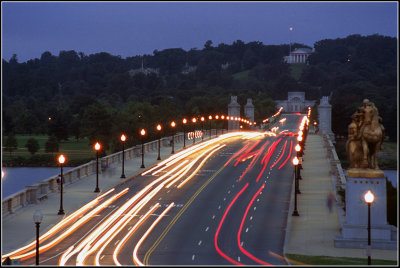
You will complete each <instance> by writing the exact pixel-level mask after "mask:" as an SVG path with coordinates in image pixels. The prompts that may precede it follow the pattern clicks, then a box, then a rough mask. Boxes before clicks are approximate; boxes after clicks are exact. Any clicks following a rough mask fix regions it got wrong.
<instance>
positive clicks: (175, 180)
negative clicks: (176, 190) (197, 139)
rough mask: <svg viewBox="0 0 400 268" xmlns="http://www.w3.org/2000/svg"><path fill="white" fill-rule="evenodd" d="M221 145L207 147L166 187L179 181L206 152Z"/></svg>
mask: <svg viewBox="0 0 400 268" xmlns="http://www.w3.org/2000/svg"><path fill="white" fill-rule="evenodd" d="M219 146H220V145H214V146H213V147H211V148H209V149H207V150H206V151H204V152H203V153H202V154H201V155H199V156H198V157H197V158H196V159H194V160H193V161H192V162H191V163H190V165H188V166H187V167H186V168H185V169H184V171H183V172H182V174H181V175H179V177H177V178H176V179H174V180H173V181H172V182H170V183H169V184H168V185H167V186H166V187H165V188H169V187H171V186H172V185H173V184H174V183H175V182H177V181H178V180H180V179H181V178H182V177H183V176H185V175H186V173H187V172H188V171H189V169H190V168H192V167H193V165H194V164H195V163H196V162H197V161H198V160H199V159H200V158H201V157H203V156H204V155H205V154H206V153H208V152H209V151H211V150H212V149H214V148H215V147H219ZM196 172H197V171H196ZM171 179H172V178H170V179H168V181H167V182H169V181H170V180H171ZM167 182H165V183H167Z"/></svg>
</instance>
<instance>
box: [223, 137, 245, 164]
mask: <svg viewBox="0 0 400 268" xmlns="http://www.w3.org/2000/svg"><path fill="white" fill-rule="evenodd" d="M249 146H250V143H247V144H246V145H245V146H244V147H243V148H242V149H240V150H239V151H238V152H236V153H235V154H234V155H233V156H232V157H231V158H230V159H229V160H228V161H227V162H226V163H225V165H224V166H225V167H226V166H227V165H228V163H229V162H231V160H232V159H234V158H236V157H237V156H238V155H239V154H241V153H242V152H243V151H244V150H246V149H247V147H249Z"/></svg>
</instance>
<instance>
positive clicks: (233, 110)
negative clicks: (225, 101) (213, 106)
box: [228, 96, 240, 131]
mask: <svg viewBox="0 0 400 268" xmlns="http://www.w3.org/2000/svg"><path fill="white" fill-rule="evenodd" d="M228 116H229V117H232V116H233V117H240V105H239V103H238V102H237V96H231V103H229V105H228ZM231 130H239V121H235V120H229V121H228V131H231Z"/></svg>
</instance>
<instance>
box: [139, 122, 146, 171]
mask: <svg viewBox="0 0 400 268" xmlns="http://www.w3.org/2000/svg"><path fill="white" fill-rule="evenodd" d="M140 135H141V136H142V165H141V166H140V168H144V144H143V141H144V135H146V130H145V129H144V128H142V130H140Z"/></svg>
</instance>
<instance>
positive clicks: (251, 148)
mask: <svg viewBox="0 0 400 268" xmlns="http://www.w3.org/2000/svg"><path fill="white" fill-rule="evenodd" d="M260 142H261V140H258V141H256V142H254V143H253V145H252V146H251V147H250V148H249V149H247V150H246V152H244V153H243V154H242V155H241V156H239V157H238V158H237V159H236V163H235V164H234V165H233V166H234V167H236V166H237V164H238V163H239V162H240V161H241V160H242V159H243V157H246V156H247V155H249V152H251V150H253V149H254V147H256V146H257V145H258V144H259V143H260Z"/></svg>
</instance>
